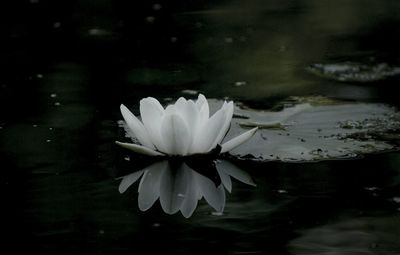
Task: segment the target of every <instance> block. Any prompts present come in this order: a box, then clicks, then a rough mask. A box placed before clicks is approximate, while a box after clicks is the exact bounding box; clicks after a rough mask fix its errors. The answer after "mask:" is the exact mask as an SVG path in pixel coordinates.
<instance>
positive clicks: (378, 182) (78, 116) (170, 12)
mask: <svg viewBox="0 0 400 255" xmlns="http://www.w3.org/2000/svg"><path fill="white" fill-rule="evenodd" d="M10 2H11V1H10ZM136 2H138V3H136ZM3 10H4V11H3ZM3 10H2V12H4V15H2V18H3V19H4V22H3V25H2V27H3V29H2V32H1V36H0V39H1V41H2V42H3V43H2V45H3V46H1V47H0V53H1V57H0V67H1V68H0V69H1V72H2V75H1V77H0V106H1V107H0V113H1V115H0V160H1V165H2V166H1V169H2V172H3V178H2V185H1V186H2V188H3V190H4V191H3V194H4V198H5V203H3V205H4V207H3V211H4V212H5V216H4V217H3V222H4V223H3V224H4V226H5V228H3V234H5V236H6V239H5V243H6V246H5V247H4V248H3V249H8V248H11V249H13V250H14V251H15V252H16V251H19V250H28V251H31V252H34V251H38V252H39V254H71V253H73V252H79V253H87V254H144V253H146V254H152V253H166V254H204V253H210V252H213V253H217V254H218V253H220V254H400V154H399V152H397V151H396V149H397V147H396V146H397V145H398V141H399V139H398V136H394V137H391V138H390V139H391V140H390V139H389V140H390V142H391V144H392V145H393V148H392V149H391V150H390V151H388V150H386V151H385V152H383V153H382V152H381V153H373V151H372V153H368V155H364V156H362V157H361V156H359V155H355V156H357V157H354V158H351V159H349V158H347V159H342V160H338V159H337V158H325V160H322V161H313V162H296V163H290V162H284V161H282V160H279V159H278V160H274V161H268V160H265V161H261V162H260V161H256V160H246V158H240V160H239V159H238V158H235V157H232V158H230V160H231V161H233V162H231V163H229V164H234V165H235V168H234V169H236V168H237V169H240V170H229V169H233V168H229V167H228V168H227V169H228V170H226V171H232V172H229V173H230V174H232V176H233V178H230V180H231V181H228V180H227V176H228V175H229V173H225V175H224V174H221V173H220V172H216V171H217V170H216V169H215V168H210V169H209V168H207V167H205V168H206V169H194V170H190V169H189V168H190V165H189V168H185V169H183V170H177V171H178V172H176V173H175V172H174V173H172V172H171V176H172V177H171V176H170V177H168V176H167V177H165V178H166V179H165V180H167V181H165V182H164V183H173V182H174V181H173V180H174V178H177V180H178V177H179V176H186V177H184V178H189V177H187V176H196V175H197V174H199V175H201V176H200V177H193V178H194V179H190V180H192V186H190V187H194V186H193V185H194V184H193V183H201V185H202V186H201V185H200V184H199V185H200V186H201V187H202V188H201V189H200V190H202V192H203V196H204V198H203V199H201V200H199V201H198V203H197V200H196V199H194V200H190V201H187V204H186V207H185V208H186V209H179V210H178V209H177V208H178V207H179V206H181V207H179V208H183V206H182V205H181V204H180V203H182V201H181V200H179V199H178V200H173V201H172V200H171V201H172V202H171V201H170V200H168V199H167V198H165V197H164V198H163V199H164V200H163V201H164V202H161V200H162V198H161V197H160V199H159V200H160V201H155V200H154V199H157V198H158V197H157V195H159V196H163V195H162V194H161V195H160V194H153V195H152V197H147V198H143V196H142V197H141V195H140V194H141V192H139V194H138V189H139V186H140V185H139V184H138V182H139V181H138V180H137V183H133V184H131V185H130V187H128V188H126V190H125V189H124V192H123V193H122V194H121V193H120V191H121V187H120V183H121V179H119V177H121V176H126V175H128V174H130V173H132V172H134V171H140V170H141V169H145V168H146V167H148V166H149V165H151V164H152V163H154V162H151V161H150V162H149V161H148V160H147V161H146V160H143V159H140V160H139V159H137V158H136V157H135V156H134V155H131V154H130V153H129V152H128V151H125V150H123V149H121V148H118V147H117V146H116V145H115V143H114V141H115V140H118V139H121V138H123V137H124V135H125V134H124V130H123V128H121V127H120V125H119V124H118V121H119V120H121V119H122V117H121V115H120V112H119V105H120V104H121V103H124V104H125V105H126V106H127V107H129V109H131V110H132V111H133V112H134V113H135V114H139V104H138V102H139V100H140V99H141V98H143V97H147V96H153V97H156V98H158V99H160V101H161V102H162V103H163V104H165V105H166V104H168V103H169V102H171V101H175V100H176V99H177V98H178V97H180V96H185V97H188V98H196V97H197V94H198V93H199V92H201V93H203V94H205V95H206V96H207V97H208V98H214V99H217V100H224V99H226V98H227V99H229V100H234V101H235V102H238V103H239V104H240V105H242V106H245V107H246V109H248V108H252V109H258V110H265V111H266V110H274V111H279V110H282V108H279V109H276V108H274V107H275V106H276V105H279V102H282V101H284V100H287V99H288V98H289V97H294V96H295V97H319V96H322V97H324V98H329V99H332V100H340V101H341V102H347V103H368V104H369V103H371V104H380V105H382V104H383V105H385V106H388V107H394V108H393V109H394V111H397V110H396V109H397V107H399V106H400V103H399V102H400V101H399V96H398V93H396V92H395V91H396V89H397V86H398V84H399V77H397V76H396V74H394V75H393V76H390V77H387V75H386V76H384V77H383V78H382V79H380V78H379V77H380V76H378V78H379V79H375V78H376V76H373V77H374V79H373V80H370V81H368V82H363V81H364V80H362V81H361V82H360V81H359V80H356V81H354V80H351V81H349V82H346V81H340V80H338V79H332V76H331V73H328V74H329V75H330V76H329V77H328V75H326V74H327V73H325V76H324V73H322V75H321V74H319V75H315V73H312V72H309V71H308V70H307V68H308V67H310V66H315V65H319V66H321V65H327V64H337V63H339V64H340V65H343V63H345V64H344V65H346V63H352V64H351V65H352V66H353V64H354V63H358V64H359V65H360V66H363V65H367V66H372V67H375V66H385V67H386V66H390V67H393V68H397V67H398V66H400V51H399V47H398V45H400V37H399V34H400V33H399V32H400V31H399V26H400V16H399V15H398V13H399V12H400V2H398V1H396V0H386V1H380V0H372V1H362V0H346V1H345V0H337V1H319V0H298V1H289V0H287V1H286V0H284V1H281V0H280V1H277V0H276V1H275V0H268V1H262V0H250V1H222V0H221V1H220V0H219V1H190V2H187V1H156V2H149V1H135V3H133V2H130V1H108V0H105V1H90V0H83V1H60V2H59V3H57V4H55V3H50V1H41V0H39V1H33V0H32V1H14V2H13V3H9V5H7V6H6V7H5V8H4V9H3ZM335 68H337V69H335V71H336V70H339V71H340V70H343V68H342V69H341V67H340V66H339V67H337V66H335ZM355 70H356V71H354V72H357V70H358V69H357V68H356V69H355ZM363 70H364V69H363ZM379 70H383V69H378V71H379ZM384 70H386V69H384ZM346 72H348V71H346ZM350 72H353V71H350ZM374 72H376V69H374ZM346 75H347V74H346ZM239 117H240V116H239ZM292 128H293V127H292ZM294 128H295V127H294ZM394 131H396V130H394ZM397 131H398V130H397ZM395 133H396V132H395ZM266 139H268V137H267V138H266ZM250 159H251V157H250ZM219 163H220V162H219ZM200 166H201V165H200ZM199 168H201V167H199ZM216 168H217V169H218V164H217V166H216ZM154 171H156V170H154ZM171 171H175V170H173V169H172V170H171ZM179 171H181V172H179ZM191 171H193V173H192V172H191ZM196 171H197V172H196ZM241 171H243V174H242V175H241V174H239V173H241ZM180 173H181V175H180ZM189 173H190V174H189ZM235 174H236V175H235ZM235 176H236V177H235ZM240 177H243V178H244V179H245V180H247V181H245V182H243V181H242V180H243V179H241V178H240ZM138 178H139V176H138ZM143 178H144V177H143ZM179 178H181V177H179ZM182 178H183V177H182ZM196 178H197V179H196ZM228 179H229V177H228ZM179 180H181V179H179ZM187 180H188V179H187ZM250 180H251V181H250ZM230 182H231V183H230ZM246 182H247V183H246ZM253 182H254V184H256V186H254V185H253ZM143 183H144V181H142V188H143V189H144V188H145V187H147V186H144V184H143ZM160 183H161V181H159V183H158V184H160ZM174 183H183V184H182V185H183V186H184V184H187V182H178V181H175V182H174ZM229 183H230V184H229ZM249 183H250V184H251V185H248V184H249ZM214 184H215V185H216V186H213V185H214ZM160 185H161V184H160ZM196 185H197V184H196ZM218 185H219V186H220V188H219V189H218V188H217V187H218ZM221 185H222V186H221ZM200 186H198V187H200ZM149 187H151V185H150V186H149ZM174 187H175V186H174ZM176 187H178V188H179V187H181V186H179V185H178V184H176ZM196 187H197V186H196ZM205 187H206V188H205ZM207 187H213V188H214V191H215V190H217V189H218V190H217V191H215V192H216V193H212V192H209V189H207ZM229 187H230V188H229ZM119 189H120V190H119ZM139 191H140V189H139ZM185 191H187V189H185ZM214 191H213V192H214ZM229 191H230V192H229ZM169 192H172V193H174V192H175V191H171V190H169ZM188 192H189V191H188ZM207 192H209V193H207ZM222 192H223V193H222ZM142 194H144V193H142ZM147 194H152V193H147ZM176 194H178V195H179V194H183V193H179V192H177V193H176ZM187 194H189V193H187ZM187 194H186V193H185V194H183V196H181V197H188V196H189V195H187ZM196 194H197V195H198V193H196ZM213 194H217V195H213ZM222 194H223V195H222ZM192 195H193V194H192ZM193 197H196V196H195V195H193ZM196 198H198V197H196ZM143 199H144V200H143ZM145 199H149V200H145ZM165 199H166V200H165ZM140 201H142V202H143V201H145V202H146V203H149V201H150V202H154V205H152V206H150V207H149V206H147V207H148V208H147V207H146V206H145V207H146V208H144V207H143V206H144V204H141V202H140ZM193 201H195V202H196V203H197V204H196V205H193V204H191V206H192V207H191V208H192V209H193V206H195V209H194V210H193V212H192V214H190V215H189V213H186V214H185V215H186V217H185V216H184V215H182V214H181V211H182V210H183V211H185V210H189V209H187V208H189V202H193ZM160 202H161V203H160ZM176 203H178V204H176ZM193 203H194V202H193ZM147 205H148V204H147ZM168 206H170V207H168ZM222 208H223V210H221V209H222ZM144 209H146V210H145V211H144ZM165 211H166V212H169V213H172V212H177V213H175V214H172V215H170V214H167V213H165ZM185 212H188V211H185ZM182 213H183V212H182ZM187 216H191V217H187ZM15 252H14V253H15Z"/></svg>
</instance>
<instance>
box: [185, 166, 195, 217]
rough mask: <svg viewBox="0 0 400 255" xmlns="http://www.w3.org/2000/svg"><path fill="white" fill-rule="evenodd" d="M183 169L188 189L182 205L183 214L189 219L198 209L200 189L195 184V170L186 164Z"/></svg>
mask: <svg viewBox="0 0 400 255" xmlns="http://www.w3.org/2000/svg"><path fill="white" fill-rule="evenodd" d="M182 168H183V170H184V179H185V183H186V187H187V188H186V194H185V198H184V200H183V202H182V205H181V213H182V215H183V216H184V217H185V218H189V217H190V216H192V214H193V212H194V210H195V209H196V207H197V201H198V199H197V194H198V188H197V185H196V183H195V178H194V174H193V170H192V169H191V168H190V167H188V166H187V165H186V164H185V163H184V164H182Z"/></svg>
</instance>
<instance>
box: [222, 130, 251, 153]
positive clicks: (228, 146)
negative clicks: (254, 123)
mask: <svg viewBox="0 0 400 255" xmlns="http://www.w3.org/2000/svg"><path fill="white" fill-rule="evenodd" d="M257 129H258V128H253V129H251V130H249V131H246V132H244V133H243V134H241V135H239V136H236V137H235V138H232V139H231V140H229V141H227V142H226V143H224V144H222V149H221V153H224V152H227V151H230V150H232V149H234V148H236V147H237V146H239V145H241V144H242V143H244V142H246V141H247V140H249V139H250V138H251V137H252V136H253V135H254V134H255V132H256V131H257Z"/></svg>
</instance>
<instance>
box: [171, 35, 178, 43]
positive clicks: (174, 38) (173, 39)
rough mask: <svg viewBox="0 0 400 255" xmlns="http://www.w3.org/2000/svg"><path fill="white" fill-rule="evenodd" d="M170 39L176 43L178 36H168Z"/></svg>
mask: <svg viewBox="0 0 400 255" xmlns="http://www.w3.org/2000/svg"><path fill="white" fill-rule="evenodd" d="M170 41H171V42H172V43H176V42H177V41H178V38H177V37H175V36H173V37H171V38H170Z"/></svg>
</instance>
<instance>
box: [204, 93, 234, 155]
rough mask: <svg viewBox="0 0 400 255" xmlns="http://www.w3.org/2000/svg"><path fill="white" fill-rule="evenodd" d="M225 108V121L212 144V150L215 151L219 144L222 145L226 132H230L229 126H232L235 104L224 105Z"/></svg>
mask: <svg viewBox="0 0 400 255" xmlns="http://www.w3.org/2000/svg"><path fill="white" fill-rule="evenodd" d="M223 107H224V108H225V110H224V118H225V121H224V123H223V125H222V128H221V129H220V132H219V134H218V135H217V137H216V138H215V140H214V142H213V143H212V145H211V147H210V150H212V149H214V148H215V147H216V146H217V144H220V143H221V141H222V139H224V137H225V135H226V132H228V129H229V126H230V124H231V120H232V116H233V102H232V101H231V102H229V103H227V104H224V106H223Z"/></svg>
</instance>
